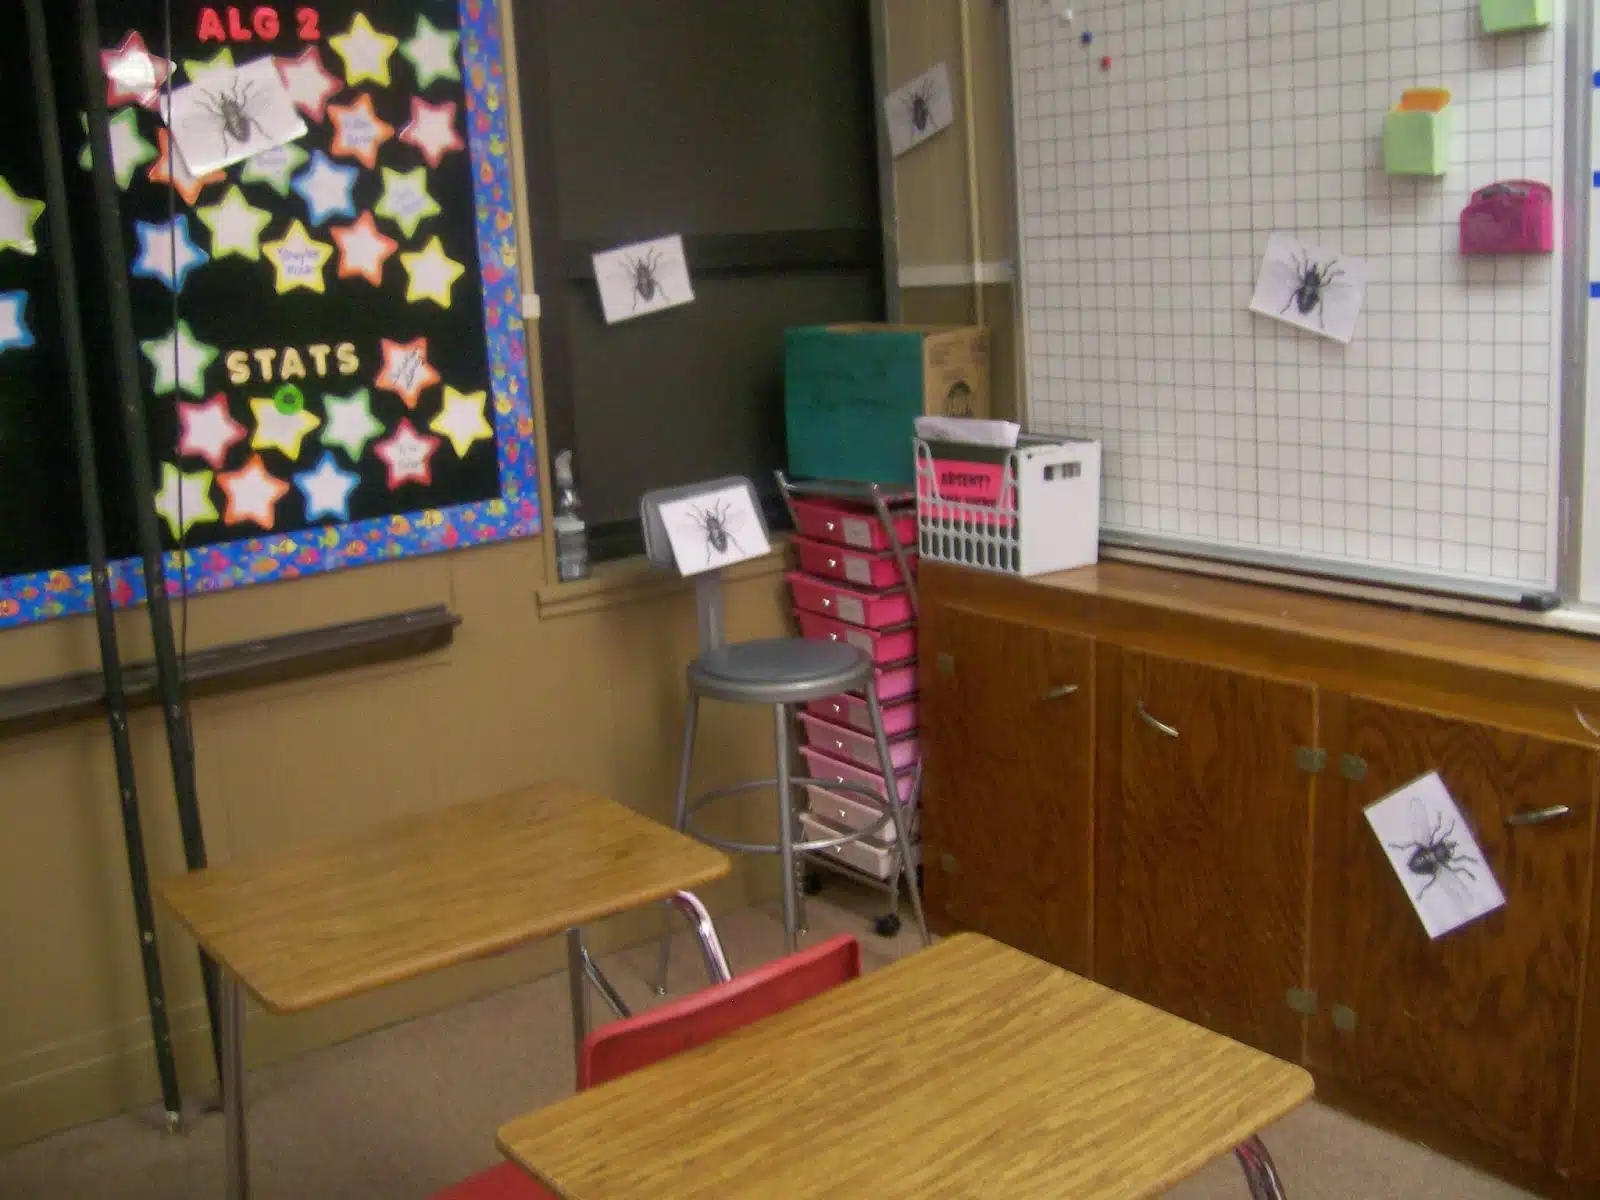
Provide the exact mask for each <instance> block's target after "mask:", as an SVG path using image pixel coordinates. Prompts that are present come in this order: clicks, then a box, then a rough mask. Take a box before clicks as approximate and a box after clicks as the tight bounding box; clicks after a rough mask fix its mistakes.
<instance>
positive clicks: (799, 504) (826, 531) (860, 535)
mask: <svg viewBox="0 0 1600 1200" xmlns="http://www.w3.org/2000/svg"><path fill="white" fill-rule="evenodd" d="M792 504H793V507H794V524H795V532H797V533H801V534H804V535H805V536H806V537H814V538H821V539H822V540H823V541H825V542H837V543H839V544H840V545H844V546H854V547H855V548H856V549H857V550H888V549H889V548H890V546H889V535H888V533H886V532H885V531H884V528H883V525H882V523H881V522H880V521H879V520H878V514H877V513H876V512H875V511H874V510H873V509H870V508H856V507H853V506H851V505H847V504H829V503H827V502H826V501H822V500H795V501H792ZM889 516H890V519H891V520H892V521H893V522H894V533H895V536H896V537H897V538H899V539H900V544H901V545H902V546H914V545H916V542H917V514H916V513H915V512H900V513H890V514H889Z"/></svg>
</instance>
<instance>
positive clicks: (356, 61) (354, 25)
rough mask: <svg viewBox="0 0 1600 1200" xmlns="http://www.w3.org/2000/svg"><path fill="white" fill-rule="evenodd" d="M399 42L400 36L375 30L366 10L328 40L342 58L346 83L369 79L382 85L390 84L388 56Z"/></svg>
mask: <svg viewBox="0 0 1600 1200" xmlns="http://www.w3.org/2000/svg"><path fill="white" fill-rule="evenodd" d="M399 44H400V39H399V38H397V37H390V36H389V35H388V34H387V33H379V32H378V31H377V30H376V29H374V28H373V27H372V22H371V21H369V20H367V14H366V13H357V14H356V19H355V20H354V21H352V22H351V23H350V28H349V29H348V30H347V31H345V32H344V33H341V34H338V35H336V36H334V37H331V38H329V39H328V45H330V46H332V47H333V49H334V52H335V53H336V54H338V56H339V57H340V58H342V59H344V77H345V81H346V82H347V83H360V82H361V81H362V80H363V79H370V80H372V82H373V83H377V84H381V85H382V86H384V87H388V86H389V58H390V56H391V55H392V54H394V48H395V47H396V46H398V45H399Z"/></svg>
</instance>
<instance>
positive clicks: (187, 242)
mask: <svg viewBox="0 0 1600 1200" xmlns="http://www.w3.org/2000/svg"><path fill="white" fill-rule="evenodd" d="M133 232H134V235H135V236H136V237H137V238H138V239H139V253H138V254H137V255H136V256H135V257H134V260H133V265H132V266H130V267H129V268H128V270H129V271H130V272H131V273H132V274H134V275H136V276H138V277H139V278H141V279H154V280H156V281H158V282H160V283H164V284H166V285H167V287H168V288H169V289H170V290H171V291H173V292H181V291H183V285H184V283H185V282H187V280H188V278H189V272H191V271H195V270H198V269H199V268H200V267H203V266H205V265H206V263H208V262H210V261H211V256H210V255H209V254H207V253H206V252H205V251H204V250H202V249H200V247H199V246H196V245H195V244H194V239H193V238H192V237H190V236H189V218H188V216H187V215H186V214H180V215H179V216H176V217H174V218H173V219H172V220H170V221H161V222H158V223H156V224H151V223H150V222H148V221H135V222H134V223H133Z"/></svg>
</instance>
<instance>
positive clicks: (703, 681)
mask: <svg viewBox="0 0 1600 1200" xmlns="http://www.w3.org/2000/svg"><path fill="white" fill-rule="evenodd" d="M730 487H743V488H745V489H746V490H747V491H748V492H749V494H750V499H751V504H752V508H753V509H754V511H755V513H756V519H757V520H762V517H761V504H760V501H759V499H757V497H756V494H755V489H754V488H753V487H752V486H751V484H750V481H749V480H748V479H745V478H742V477H738V476H733V477H729V478H726V479H718V480H713V481H711V482H708V483H698V484H691V485H689V486H687V487H677V488H662V489H659V490H656V491H652V492H647V493H645V495H644V496H643V497H642V498H641V499H640V501H639V517H640V521H641V523H642V524H643V526H644V544H645V554H646V556H647V557H648V558H649V560H650V563H651V565H652V566H656V567H675V566H676V562H675V560H674V558H673V554H672V546H671V543H670V542H669V540H668V537H667V530H666V526H665V525H664V524H663V522H662V519H661V506H662V505H663V504H669V503H671V502H673V501H678V500H686V499H691V498H693V497H695V496H700V495H706V494H709V493H712V492H718V491H723V490H725V489H727V488H730ZM764 528H765V523H764V522H763V529H764ZM730 532H732V534H733V535H734V536H735V537H737V536H738V532H739V531H738V529H737V528H735V529H733V530H731V531H730ZM694 580H695V609H696V612H697V615H698V618H699V625H700V653H699V654H698V655H697V656H696V658H695V660H694V661H693V662H692V663H690V664H689V669H688V683H689V698H688V704H687V705H686V707H685V709H684V719H683V756H682V759H681V761H680V765H679V768H678V791H677V805H676V812H675V815H674V819H673V826H674V828H676V829H677V830H679V831H680V832H684V833H688V834H690V835H691V836H693V837H695V838H698V839H699V840H700V841H703V842H706V843H708V844H709V845H712V846H716V847H718V848H719V849H722V850H727V851H729V852H731V853H736V854H776V855H777V856H778V859H779V863H780V866H781V870H782V875H783V884H784V886H783V933H784V950H785V952H786V953H789V954H792V953H794V951H795V949H796V946H797V942H798V938H799V935H800V933H801V925H802V921H801V916H800V911H799V909H800V903H801V901H800V886H799V879H798V877H797V872H796V869H795V867H796V858H795V856H796V855H797V854H801V853H805V852H808V851H815V850H827V849H829V848H831V847H834V846H842V845H845V844H846V843H848V842H854V841H858V840H860V839H861V838H865V837H871V836H874V835H876V834H880V833H882V832H884V830H885V829H886V828H887V827H888V826H889V825H890V824H893V826H894V831H895V837H896V839H897V840H896V845H897V847H898V850H899V853H901V854H902V855H907V856H908V857H909V849H910V846H911V838H910V830H909V828H908V825H909V823H908V821H907V819H906V814H905V811H904V808H903V806H902V805H901V804H900V803H899V799H898V795H897V794H896V793H895V791H894V789H895V782H894V781H895V777H896V776H895V770H894V766H893V763H892V762H891V760H890V757H889V740H888V738H887V737H886V736H885V734H884V732H883V714H882V711H881V710H880V708H879V705H878V692H877V687H876V685H875V683H874V680H873V666H872V659H871V657H870V656H869V655H868V654H867V653H866V652H865V651H864V650H860V649H858V648H857V647H855V646H851V645H847V644H846V643H843V642H819V641H810V640H807V639H805V638H799V637H785V638H765V639H762V640H759V641H753V642H740V643H737V644H734V645H729V644H727V641H726V639H725V637H724V636H723V604H722V581H721V572H720V571H719V570H710V571H705V572H703V573H701V574H698V575H696V576H694ZM851 691H860V692H863V693H864V694H865V696H866V699H867V709H868V712H869V713H870V715H871V722H872V732H873V737H874V739H875V740H876V742H877V745H878V762H879V770H880V771H881V772H882V774H883V778H884V779H885V780H886V781H888V788H887V790H888V791H889V792H890V794H891V798H888V799H886V798H885V797H883V796H879V795H878V794H877V793H876V792H874V791H873V790H872V789H871V788H870V787H868V786H867V785H866V784H858V783H850V782H844V783H841V782H839V781H838V780H832V779H828V780H824V779H812V778H810V777H807V776H803V775H795V774H794V773H793V772H792V770H791V759H792V754H793V746H792V736H793V730H792V724H791V722H792V720H793V716H794V709H795V707H796V706H797V705H802V704H805V703H807V702H809V701H812V700H820V699H823V698H824V697H827V696H836V695H838V694H839V693H840V692H851ZM702 699H711V700H722V701H725V702H727V703H730V704H769V705H771V706H772V709H773V715H774V724H773V742H774V750H775V752H776V757H777V770H778V773H777V775H776V776H774V777H772V778H768V779H753V780H747V781H745V782H741V783H736V784H733V785H731V786H729V787H723V788H716V789H714V790H713V791H709V792H704V793H701V794H700V795H698V796H693V797H691V796H690V795H689V776H690V772H691V770H692V767H693V764H694V735H695V726H696V721H697V719H698V716H699V710H700V701H701V700H702ZM811 784H817V785H821V786H825V787H828V788H831V789H832V790H834V791H849V792H853V793H856V794H858V795H860V796H861V797H862V798H863V799H864V800H865V801H866V802H867V803H868V804H871V805H873V806H875V807H877V808H879V809H882V810H884V811H883V816H882V818H881V819H880V820H879V821H877V822H876V823H875V824H874V825H872V826H871V827H870V828H867V829H861V830H856V831H854V832H851V833H846V834H842V835H840V836H839V837H830V838H816V839H813V840H811V841H805V840H802V839H801V838H800V836H799V833H800V822H799V817H798V814H797V813H796V810H795V805H794V789H795V788H797V787H806V786H808V785H811ZM765 787H775V788H776V789H777V793H778V841H777V843H776V844H773V843H769V842H755V843H752V842H735V841H730V840H728V839H726V838H719V837H715V836H713V835H711V834H708V833H704V832H702V831H700V830H698V829H695V828H694V827H693V825H692V824H691V821H690V818H691V817H692V816H693V814H694V813H695V812H696V811H697V810H699V809H700V808H701V807H702V806H704V805H706V804H708V803H710V802H711V801H713V800H717V799H721V798H722V797H725V796H731V795H735V794H737V793H740V792H748V791H754V790H755V789H757V788H765ZM903 874H904V875H905V881H906V889H907V891H909V892H910V894H911V910H912V913H913V914H914V915H915V916H916V919H917V930H918V932H919V933H920V934H921V935H922V944H923V945H924V946H926V945H928V944H929V938H928V926H927V922H926V921H925V920H924V918H923V915H922V895H921V892H920V891H919V890H918V888H917V877H916V872H915V870H913V869H912V868H911V866H910V864H909V862H907V863H906V864H905V870H904V872H903ZM670 950H671V940H670V936H669V932H668V931H666V930H664V931H663V933H662V938H661V967H660V974H659V976H658V978H657V983H656V990H657V991H658V992H662V993H664V992H665V991H666V984H667V961H668V955H669V954H670Z"/></svg>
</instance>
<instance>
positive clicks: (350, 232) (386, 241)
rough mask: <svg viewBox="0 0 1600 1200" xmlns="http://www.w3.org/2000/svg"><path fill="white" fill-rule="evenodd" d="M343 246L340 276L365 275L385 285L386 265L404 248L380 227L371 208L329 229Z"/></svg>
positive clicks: (335, 240)
mask: <svg viewBox="0 0 1600 1200" xmlns="http://www.w3.org/2000/svg"><path fill="white" fill-rule="evenodd" d="M328 233H329V235H330V236H331V237H332V238H333V240H334V242H335V243H336V244H337V245H338V247H339V278H340V279H365V280H366V281H367V282H368V283H370V284H372V286H373V287H382V286H383V265H384V264H385V263H386V262H388V261H389V256H390V255H391V254H393V253H394V252H395V251H396V250H398V249H399V248H400V243H399V242H397V241H395V240H394V239H393V238H392V237H390V236H389V235H388V234H386V233H384V232H383V231H382V230H380V229H379V228H378V223H377V222H376V221H375V220H373V219H372V214H371V213H370V212H364V213H362V214H361V217H360V218H359V219H358V220H357V221H356V222H355V223H354V224H351V225H336V226H334V227H332V228H330V229H329V230H328Z"/></svg>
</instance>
